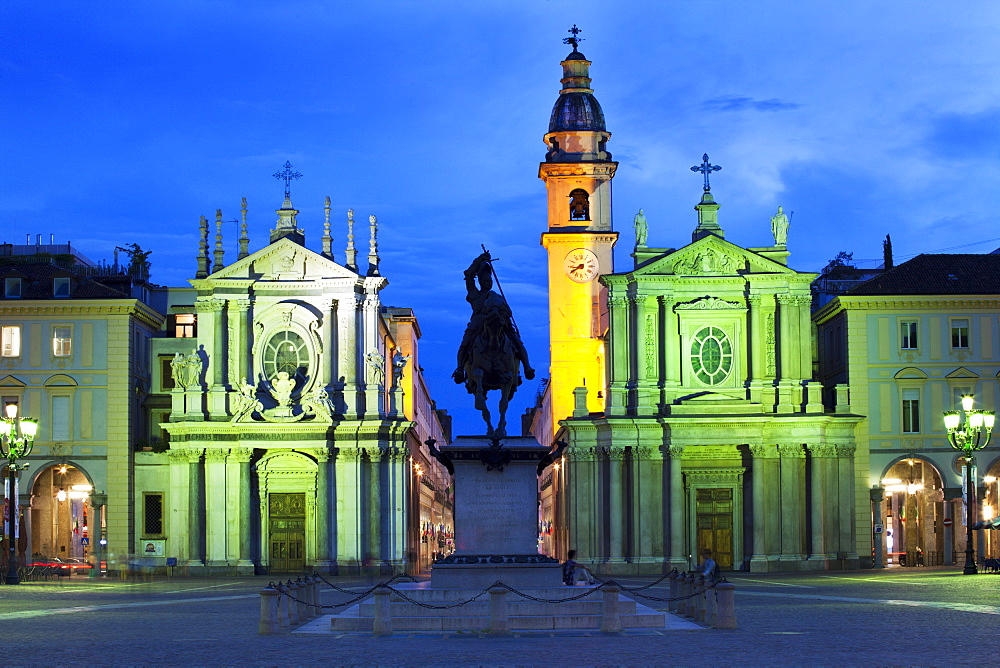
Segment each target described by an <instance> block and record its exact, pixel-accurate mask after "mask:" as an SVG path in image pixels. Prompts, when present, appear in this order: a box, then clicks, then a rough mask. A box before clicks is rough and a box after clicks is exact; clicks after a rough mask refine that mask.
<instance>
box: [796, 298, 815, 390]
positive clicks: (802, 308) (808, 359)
mask: <svg viewBox="0 0 1000 668" xmlns="http://www.w3.org/2000/svg"><path fill="white" fill-rule="evenodd" d="M795 307H796V309H797V310H798V316H799V321H798V330H799V333H798V341H799V376H798V377H799V378H800V379H801V380H810V379H811V378H812V359H813V346H812V343H813V324H812V314H811V312H810V310H811V308H812V297H811V296H809V295H797V296H796V297H795Z"/></svg>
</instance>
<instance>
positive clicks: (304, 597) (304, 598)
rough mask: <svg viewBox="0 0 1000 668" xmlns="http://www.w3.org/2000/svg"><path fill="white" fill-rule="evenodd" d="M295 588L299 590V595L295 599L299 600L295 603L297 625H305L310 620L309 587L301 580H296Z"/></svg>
mask: <svg viewBox="0 0 1000 668" xmlns="http://www.w3.org/2000/svg"><path fill="white" fill-rule="evenodd" d="M295 586H296V587H298V588H299V595H298V596H297V597H296V598H298V599H299V600H298V601H297V605H298V613H299V624H305V623H306V622H308V621H309V620H310V619H312V601H311V600H310V599H309V586H308V585H307V584H306V581H305V580H303V579H302V578H298V579H297V580H296V581H295Z"/></svg>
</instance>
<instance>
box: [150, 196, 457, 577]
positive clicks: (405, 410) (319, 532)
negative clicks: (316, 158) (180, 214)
mask: <svg viewBox="0 0 1000 668" xmlns="http://www.w3.org/2000/svg"><path fill="white" fill-rule="evenodd" d="M326 213H327V218H326V223H325V228H324V233H323V238H322V249H321V250H320V251H318V252H317V251H313V250H310V249H308V248H306V246H305V237H304V232H303V231H302V229H301V228H300V227H299V226H298V223H297V218H296V217H297V214H298V211H296V210H295V209H294V208H293V206H292V204H291V200H290V197H289V196H288V193H287V191H286V197H285V201H284V203H283V205H282V207H281V208H280V209H279V210H278V211H277V214H278V223H277V227H276V228H275V229H274V230H272V233H271V239H270V241H271V243H270V244H269V245H267V246H266V247H264V248H263V249H261V250H259V251H257V252H254V253H249V252H248V240H247V239H246V237H245V229H246V228H245V226H244V233H243V235H241V238H240V240H239V253H238V257H237V259H236V261H235V262H232V263H229V264H227V263H225V261H224V252H223V249H222V237H221V225H222V223H221V220H222V219H221V212H219V213H218V214H217V222H216V243H215V249H214V253H213V254H212V255H211V256H210V254H209V238H208V237H209V229H208V228H209V226H208V223H207V222H206V221H205V220H204V219H203V220H202V230H201V231H202V240H201V251H200V253H199V255H198V271H197V274H196V278H194V279H193V280H191V281H190V284H191V287H190V288H177V289H170V290H169V291H168V294H167V302H168V303H167V305H166V307H165V308H166V310H167V317H168V323H167V331H166V332H165V334H166V336H164V337H161V338H157V339H154V340H153V342H152V355H153V358H154V359H155V360H156V362H155V364H154V368H153V378H152V385H153V388H154V391H153V392H152V393H151V394H150V396H149V397H148V398H147V401H146V408H147V410H148V411H149V413H150V415H151V418H152V419H151V430H150V433H151V436H152V438H154V439H155V438H157V437H159V438H160V439H162V441H165V442H166V443H168V444H169V449H168V450H167V451H166V452H163V453H155V452H149V453H145V452H144V453H137V455H136V465H135V479H136V483H135V489H136V495H135V498H134V503H135V505H136V513H135V514H136V518H137V522H136V526H135V534H134V535H135V540H136V552H138V553H140V554H143V555H144V556H148V557H150V558H152V559H153V560H154V562H155V563H160V562H162V561H164V560H165V559H166V558H174V559H176V560H177V564H178V565H179V566H183V567H186V569H187V572H191V573H199V572H211V573H220V574H222V573H239V574H252V573H255V572H257V573H260V572H302V571H303V570H317V571H321V572H332V573H341V574H343V573H352V572H375V573H377V572H394V571H397V570H400V569H402V568H419V567H420V565H421V564H424V565H426V564H428V563H429V561H430V559H431V556H432V554H433V552H434V551H437V542H436V539H437V538H438V537H442V538H443V537H444V536H445V535H446V534H447V533H448V532H449V531H450V529H451V499H450V493H451V487H450V481H449V479H448V476H447V474H446V473H444V472H443V470H441V469H440V466H439V465H438V464H437V463H436V462H434V461H428V460H427V459H426V458H425V457H424V455H423V454H422V453H421V452H420V444H421V443H422V442H423V441H424V440H425V439H427V438H435V439H437V440H439V441H447V438H448V437H447V434H446V430H447V418H446V416H444V415H443V414H442V413H440V412H438V411H437V409H436V408H435V407H434V405H433V402H432V401H431V400H430V397H429V395H428V393H427V389H426V386H425V385H424V382H423V379H422V377H421V374H420V369H419V364H418V349H417V340H418V339H419V336H420V330H419V326H418V324H417V322H416V319H415V317H414V316H413V313H412V311H410V310H409V309H404V308H392V307H387V306H385V305H383V304H382V302H381V298H380V292H381V290H382V289H383V288H384V287H385V286H386V285H387V280H386V278H384V277H383V276H381V275H380V271H379V266H378V264H379V257H378V250H377V245H376V244H377V241H376V234H377V221H376V219H375V217H374V216H372V217H371V218H370V220H369V222H368V225H367V227H368V228H369V230H370V243H369V252H368V256H367V268H366V269H359V267H358V261H357V251H356V249H355V248H354V245H353V239H354V236H353V226H354V221H353V212H349V219H348V225H349V231H348V240H349V241H348V246H347V249H346V252H345V261H344V263H343V264H340V263H337V262H335V261H334V257H333V252H332V250H331V241H332V239H331V237H330V231H329V230H330V228H329V200H328V201H327V208H326ZM244 220H245V206H244ZM429 535H430V536H433V537H434V541H429V540H428V536H429ZM442 551H443V548H442Z"/></svg>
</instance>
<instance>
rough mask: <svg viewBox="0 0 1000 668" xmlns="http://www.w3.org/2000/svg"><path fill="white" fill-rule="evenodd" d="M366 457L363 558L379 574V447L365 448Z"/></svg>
mask: <svg viewBox="0 0 1000 668" xmlns="http://www.w3.org/2000/svg"><path fill="white" fill-rule="evenodd" d="M365 452H366V454H367V455H368V517H367V523H368V545H367V548H366V549H365V557H366V558H368V559H370V560H371V566H372V568H373V569H374V572H375V573H380V572H381V566H382V561H383V557H384V555H383V554H382V457H383V455H384V454H385V453H384V452H383V450H382V448H380V447H377V446H376V447H370V448H365Z"/></svg>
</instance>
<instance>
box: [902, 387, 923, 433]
mask: <svg viewBox="0 0 1000 668" xmlns="http://www.w3.org/2000/svg"><path fill="white" fill-rule="evenodd" d="M919 431H920V390H903V433H904V434H916V433H918V432H919Z"/></svg>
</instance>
